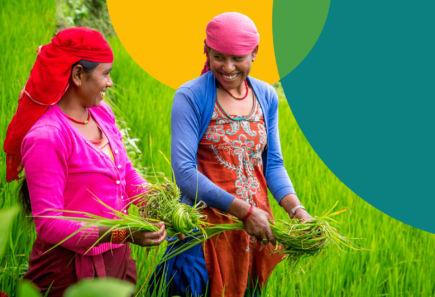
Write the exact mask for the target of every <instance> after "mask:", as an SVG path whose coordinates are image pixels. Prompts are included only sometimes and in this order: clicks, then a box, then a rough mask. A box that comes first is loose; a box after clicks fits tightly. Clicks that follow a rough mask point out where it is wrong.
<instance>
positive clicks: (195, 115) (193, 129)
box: [171, 89, 234, 212]
mask: <svg viewBox="0 0 435 297" xmlns="http://www.w3.org/2000/svg"><path fill="white" fill-rule="evenodd" d="M187 94H188V95H187ZM189 96H193V94H190V93H189V92H188V90H187V89H181V90H178V91H177V92H176V93H175V97H174V101H173V104H172V113H171V134H172V135H171V136H172V140H171V162H172V167H173V170H174V174H175V180H176V182H177V185H178V186H179V187H180V189H181V191H182V192H183V193H184V194H186V195H188V196H189V197H190V198H192V199H195V198H196V199H197V201H204V202H205V203H206V204H207V205H208V206H210V207H214V208H216V209H219V210H221V211H225V212H226V211H227V210H228V208H229V206H230V204H231V203H232V202H233V200H234V196H233V195H231V194H230V193H228V192H226V191H224V190H222V189H221V188H219V187H218V186H216V185H215V184H214V183H213V182H211V181H210V180H209V179H208V178H207V177H206V176H204V175H203V174H202V173H200V172H199V171H198V170H197V159H196V154H197V151H198V138H199V133H200V132H199V129H200V126H201V125H200V118H201V114H200V111H199V108H198V106H195V105H194V104H193V101H192V100H190V98H189Z"/></svg>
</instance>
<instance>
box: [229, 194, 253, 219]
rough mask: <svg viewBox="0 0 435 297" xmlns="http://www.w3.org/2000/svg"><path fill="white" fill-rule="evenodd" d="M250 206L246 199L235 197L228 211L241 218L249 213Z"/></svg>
mask: <svg viewBox="0 0 435 297" xmlns="http://www.w3.org/2000/svg"><path fill="white" fill-rule="evenodd" d="M250 207H251V206H250V205H249V204H248V203H246V202H245V201H243V200H241V199H237V198H234V200H233V202H232V203H231V204H230V207H229V208H228V213H229V214H231V215H233V216H235V217H237V218H239V219H240V218H243V217H244V216H245V215H246V214H247V213H248V211H249V208H250Z"/></svg>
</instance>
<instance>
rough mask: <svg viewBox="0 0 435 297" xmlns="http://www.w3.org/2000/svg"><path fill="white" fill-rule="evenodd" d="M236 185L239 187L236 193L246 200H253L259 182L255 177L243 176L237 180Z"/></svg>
mask: <svg viewBox="0 0 435 297" xmlns="http://www.w3.org/2000/svg"><path fill="white" fill-rule="evenodd" d="M236 187H237V188H238V189H237V191H236V194H237V195H239V196H242V198H243V199H244V200H245V201H246V200H248V199H249V200H251V199H252V196H253V195H255V194H257V183H256V181H255V179H254V178H253V177H250V178H248V179H247V178H246V177H245V176H242V177H241V178H240V179H238V180H236Z"/></svg>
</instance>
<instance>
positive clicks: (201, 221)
mask: <svg viewBox="0 0 435 297" xmlns="http://www.w3.org/2000/svg"><path fill="white" fill-rule="evenodd" d="M144 187H145V188H146V189H147V192H146V194H143V195H138V196H137V198H136V199H140V200H141V201H143V202H144V203H142V205H141V206H140V207H139V212H140V213H141V215H142V216H143V217H144V218H145V219H147V220H148V221H156V222H164V223H165V228H166V232H167V233H168V235H169V236H171V237H172V236H174V235H176V234H180V233H181V234H187V233H190V232H192V231H193V230H194V229H202V228H203V227H204V226H206V225H208V223H207V222H205V219H206V216H205V215H203V214H202V213H201V210H202V208H204V206H205V204H203V203H198V204H196V205H195V206H194V207H192V206H189V205H186V204H184V203H180V195H181V192H180V189H179V188H178V187H177V185H176V184H175V183H174V182H172V181H170V180H168V179H167V178H166V177H164V176H163V182H157V183H149V184H147V185H145V186H144Z"/></svg>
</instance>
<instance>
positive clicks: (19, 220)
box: [0, 0, 56, 297]
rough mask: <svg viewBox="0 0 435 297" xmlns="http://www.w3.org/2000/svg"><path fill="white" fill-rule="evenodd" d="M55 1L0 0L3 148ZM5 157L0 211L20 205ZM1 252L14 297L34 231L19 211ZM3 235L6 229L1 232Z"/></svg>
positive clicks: (0, 162)
mask: <svg viewBox="0 0 435 297" xmlns="http://www.w3.org/2000/svg"><path fill="white" fill-rule="evenodd" d="M55 11H56V6H55V2H54V0H42V1H32V0H8V1H0V28H1V30H0V82H1V83H0V147H2V148H3V142H4V140H5V137H6V129H7V126H8V124H9V122H10V120H11V119H12V116H13V115H14V114H15V111H16V108H17V103H18V96H19V94H20V91H21V90H22V88H23V87H24V85H25V83H26V81H27V78H28V77H29V74H30V70H31V69H32V66H33V63H34V62H35V60H36V50H37V48H38V46H40V45H42V44H46V43H49V42H50V39H51V37H52V36H53V32H54V28H55V23H54V20H55ZM5 157H6V154H5V153H4V152H3V150H0V168H1V170H0V210H7V209H12V208H14V207H15V206H17V192H16V191H17V185H18V183H16V182H12V183H10V184H8V183H6V171H5V168H6V165H5ZM9 230H10V233H9V235H8V236H7V238H6V242H5V245H4V247H3V249H2V251H1V253H0V291H2V292H5V293H6V294H8V295H9V296H11V297H12V296H14V294H15V292H16V291H17V286H18V283H19V280H20V278H21V277H22V276H23V274H24V272H25V271H26V270H27V267H28V266H27V265H28V259H29V254H30V250H31V248H32V244H33V241H34V239H35V228H34V225H33V224H31V225H30V224H28V222H27V220H26V219H25V217H24V214H23V213H22V212H19V213H18V215H17V216H16V217H15V219H14V220H13V221H12V223H11V225H10V229H9ZM0 232H1V234H2V235H4V233H3V230H2V231H0Z"/></svg>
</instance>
